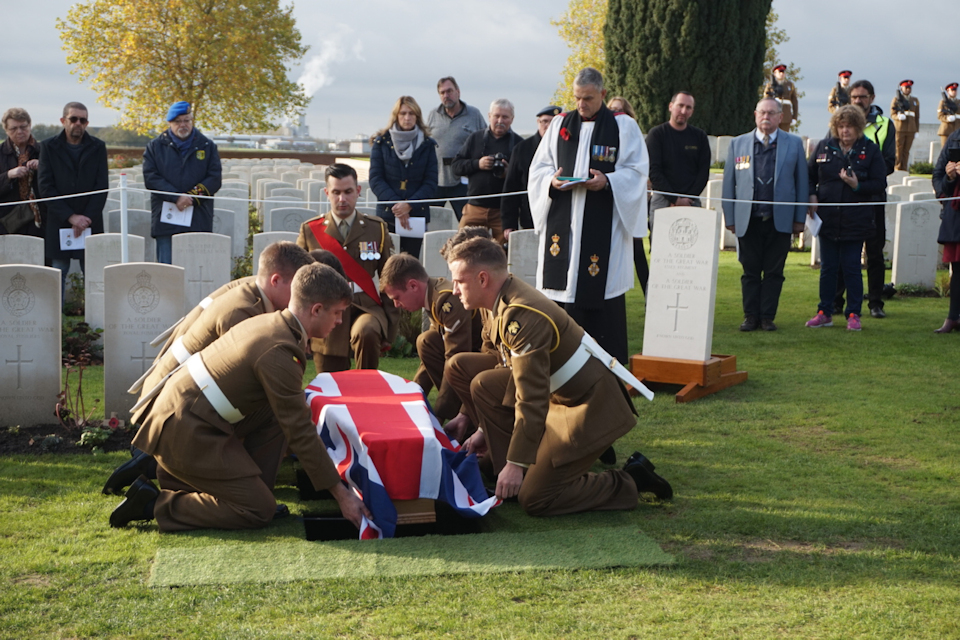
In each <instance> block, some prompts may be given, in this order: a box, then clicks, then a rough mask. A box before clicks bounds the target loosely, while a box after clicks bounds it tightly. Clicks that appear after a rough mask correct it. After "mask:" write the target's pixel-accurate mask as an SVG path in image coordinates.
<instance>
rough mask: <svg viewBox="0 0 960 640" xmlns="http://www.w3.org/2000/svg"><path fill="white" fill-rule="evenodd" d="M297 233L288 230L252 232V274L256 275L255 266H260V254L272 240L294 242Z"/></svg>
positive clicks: (297, 235)
mask: <svg viewBox="0 0 960 640" xmlns="http://www.w3.org/2000/svg"><path fill="white" fill-rule="evenodd" d="M299 235H300V234H299V233H290V232H289V231H270V232H267V233H255V234H253V275H257V271H258V269H257V267H259V266H260V264H259V263H260V254H261V253H263V250H264V249H266V248H267V247H268V246H269V245H271V244H273V243H274V242H283V241H285V240H286V241H289V242H296V241H297V238H298V237H299Z"/></svg>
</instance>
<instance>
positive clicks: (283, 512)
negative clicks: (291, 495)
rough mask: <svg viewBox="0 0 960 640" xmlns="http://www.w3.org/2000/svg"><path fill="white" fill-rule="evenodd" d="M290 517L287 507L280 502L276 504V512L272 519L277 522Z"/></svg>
mask: <svg viewBox="0 0 960 640" xmlns="http://www.w3.org/2000/svg"><path fill="white" fill-rule="evenodd" d="M289 515H290V509H289V507H287V505H285V504H283V503H282V502H278V503H277V510H276V511H274V512H273V519H274V520H279V519H280V518H286V517H287V516H289Z"/></svg>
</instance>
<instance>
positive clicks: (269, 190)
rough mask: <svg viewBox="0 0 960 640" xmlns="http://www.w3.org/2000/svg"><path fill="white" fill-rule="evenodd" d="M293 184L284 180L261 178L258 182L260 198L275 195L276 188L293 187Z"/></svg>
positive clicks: (263, 198) (264, 198)
mask: <svg viewBox="0 0 960 640" xmlns="http://www.w3.org/2000/svg"><path fill="white" fill-rule="evenodd" d="M292 188H293V185H292V184H290V183H289V182H283V181H282V180H261V181H260V182H259V183H257V192H258V193H259V195H260V200H266V199H267V198H269V197H270V196H272V195H273V190H274V189H292Z"/></svg>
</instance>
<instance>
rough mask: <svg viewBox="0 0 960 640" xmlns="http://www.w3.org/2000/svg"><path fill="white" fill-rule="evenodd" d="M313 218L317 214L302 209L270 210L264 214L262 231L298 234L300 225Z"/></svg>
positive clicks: (282, 208)
mask: <svg viewBox="0 0 960 640" xmlns="http://www.w3.org/2000/svg"><path fill="white" fill-rule="evenodd" d="M315 217H317V214H315V213H314V212H313V211H312V210H311V209H306V208H304V207H276V208H271V209H267V211H266V212H265V215H264V219H263V230H264V231H290V232H293V233H299V232H300V225H301V224H303V223H304V222H306V221H307V220H310V219H311V218H315Z"/></svg>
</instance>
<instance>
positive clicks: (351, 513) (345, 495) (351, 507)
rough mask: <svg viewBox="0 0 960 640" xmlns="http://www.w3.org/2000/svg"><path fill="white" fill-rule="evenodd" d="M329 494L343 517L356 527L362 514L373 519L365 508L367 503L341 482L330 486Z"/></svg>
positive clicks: (358, 525) (358, 526)
mask: <svg viewBox="0 0 960 640" xmlns="http://www.w3.org/2000/svg"><path fill="white" fill-rule="evenodd" d="M330 494H331V495H332V496H333V497H334V499H335V500H336V501H337V504H338V505H339V506H340V513H342V514H343V517H344V518H346V519H347V520H349V521H350V522H352V523H353V526H355V527H356V528H357V529H359V528H360V521H361V519H362V517H363V516H366V517H367V519H369V520H372V519H373V514H371V513H370V510H369V509H367V505H365V504H363V502H362V501H361V500H360V498H358V497H357V494H355V493H354V492H353V491H351V490H350V489H348V488H347V487H345V486H343V483H342V482H338V483H337V484H335V485H334V486H333V487H331V488H330Z"/></svg>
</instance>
